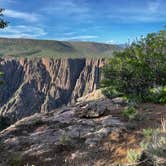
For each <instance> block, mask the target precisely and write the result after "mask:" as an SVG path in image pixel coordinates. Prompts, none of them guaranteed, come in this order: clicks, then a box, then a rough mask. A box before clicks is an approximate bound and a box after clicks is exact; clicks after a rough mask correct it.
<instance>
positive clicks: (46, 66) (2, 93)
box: [0, 58, 105, 122]
mask: <svg viewBox="0 0 166 166" xmlns="http://www.w3.org/2000/svg"><path fill="white" fill-rule="evenodd" d="M104 62H105V60H104V59H85V58H83V59H51V58H35V59H27V58H19V59H18V58H4V59H1V60H0V63H1V71H2V72H3V73H4V75H3V77H2V78H1V79H2V80H3V82H4V83H3V84H2V85H1V86H0V115H3V116H7V117H9V118H10V119H11V120H12V122H15V121H17V120H19V119H21V118H23V117H26V116H30V115H33V114H34V113H38V112H49V111H51V110H54V109H56V108H58V107H61V106H63V105H67V104H70V103H74V102H75V101H76V100H77V98H79V97H81V96H83V95H86V94H87V93H89V92H92V91H93V90H95V89H96V88H98V86H99V80H100V77H101V67H102V66H103V64H104Z"/></svg>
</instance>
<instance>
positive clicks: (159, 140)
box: [141, 119, 166, 166]
mask: <svg viewBox="0 0 166 166" xmlns="http://www.w3.org/2000/svg"><path fill="white" fill-rule="evenodd" d="M163 123H165V120H164V119H162V120H161V128H158V129H146V130H144V135H145V136H146V137H145V138H146V139H145V140H143V141H142V143H141V147H142V149H144V151H143V154H145V156H144V159H145V158H146V160H147V161H151V162H152V164H151V165H156V166H158V165H161V166H162V165H163V166H164V164H165V162H166V160H165V159H166V133H165V127H164V129H163V125H164V126H165V124H163ZM147 138H148V139H147Z"/></svg>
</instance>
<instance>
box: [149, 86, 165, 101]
mask: <svg viewBox="0 0 166 166" xmlns="http://www.w3.org/2000/svg"><path fill="white" fill-rule="evenodd" d="M147 100H149V101H151V102H154V103H161V104H166V86H159V87H157V88H151V89H150V90H149V95H148V97H147Z"/></svg>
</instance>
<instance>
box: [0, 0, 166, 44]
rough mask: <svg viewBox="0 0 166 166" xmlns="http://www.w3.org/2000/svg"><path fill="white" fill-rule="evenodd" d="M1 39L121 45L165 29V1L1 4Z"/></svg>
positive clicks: (3, 0) (8, 0) (19, 0)
mask: <svg viewBox="0 0 166 166" xmlns="http://www.w3.org/2000/svg"><path fill="white" fill-rule="evenodd" d="M0 8H5V11H4V18H5V19H6V20H7V21H8V22H9V26H8V27H7V28H5V29H1V30H0V37H12V38H33V39H48V40H66V41H68V40H69V41H95V42H104V43H116V44H124V43H128V42H130V41H133V40H135V39H136V38H139V37H140V36H142V35H143V36H145V35H146V34H147V33H149V32H156V31H159V30H160V29H163V27H164V26H165V25H166V12H165V10H166V0H0Z"/></svg>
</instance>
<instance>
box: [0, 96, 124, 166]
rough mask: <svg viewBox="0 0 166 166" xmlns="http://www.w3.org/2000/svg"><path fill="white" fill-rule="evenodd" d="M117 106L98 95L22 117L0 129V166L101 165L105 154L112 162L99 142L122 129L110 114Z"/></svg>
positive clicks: (108, 153)
mask: <svg viewBox="0 0 166 166" xmlns="http://www.w3.org/2000/svg"><path fill="white" fill-rule="evenodd" d="M87 108H88V114H87ZM119 109H122V106H121V104H120V103H119V104H116V103H113V102H112V100H110V99H103V98H101V99H99V100H98V101H95V100H94V101H86V102H79V103H77V104H76V105H73V106H70V107H63V108H61V109H56V110H54V111H51V112H49V113H37V114H34V115H32V116H30V117H27V118H24V119H22V120H20V121H18V122H16V123H15V124H14V125H12V126H10V127H9V128H7V129H5V130H4V131H2V132H0V140H1V142H0V156H1V157H0V166H9V165H12V164H14V163H17V165H20V166H22V165H28V164H29V165H35V166H41V165H42V166H56V165H57V166H63V165H79V166H84V165H97V163H100V164H99V165H102V164H101V163H102V160H103V159H104V158H105V157H107V158H109V159H110V161H109V163H111V156H110V152H108V150H109V149H107V150H106V149H103V146H101V144H102V142H103V140H104V139H105V138H106V137H108V135H109V134H111V133H112V132H115V133H116V134H118V133H120V132H121V131H122V130H123V129H124V124H123V123H122V122H121V121H120V120H119V119H117V118H115V117H112V115H111V112H112V111H116V110H119ZM83 115H87V116H83ZM108 155H109V156H108ZM107 162H108V161H107Z"/></svg>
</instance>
